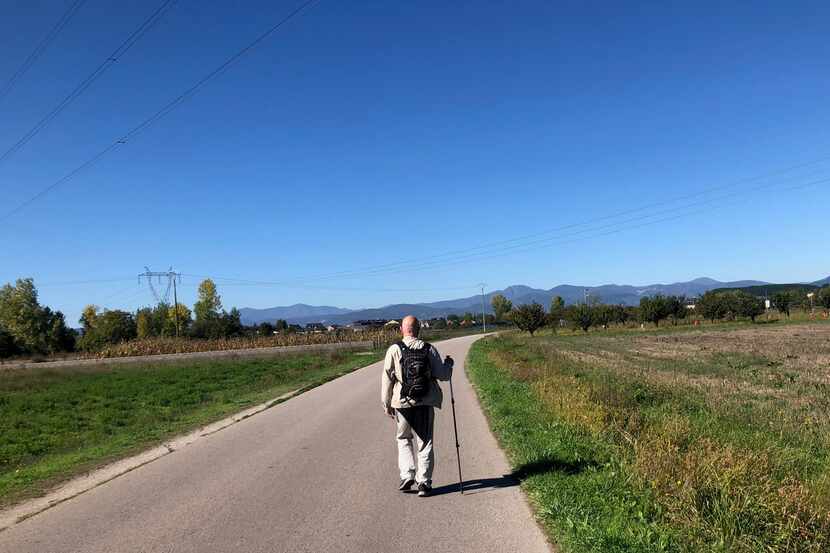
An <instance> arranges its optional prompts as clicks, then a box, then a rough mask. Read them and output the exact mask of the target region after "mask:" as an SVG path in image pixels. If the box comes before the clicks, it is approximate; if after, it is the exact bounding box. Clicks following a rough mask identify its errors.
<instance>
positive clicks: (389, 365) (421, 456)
mask: <svg viewBox="0 0 830 553" xmlns="http://www.w3.org/2000/svg"><path fill="white" fill-rule="evenodd" d="M420 330H421V324H420V323H419V322H418V319H417V318H415V317H413V316H412V315H409V316H407V317H405V318H404V320H403V321H402V322H401V334H402V335H403V339H402V340H401V341H399V342H397V343H396V344H392V345H391V346H389V349H388V350H387V351H386V359H385V360H384V362H383V374H382V375H381V387H380V396H381V401H382V402H383V410H384V412H385V413H386V414H387V415H389V416H390V417H392V418H393V419H395V421H396V422H397V442H398V468H399V469H400V472H401V482H400V486H399V487H398V489H400V490H401V491H408V490H409V489H411V488H412V486H413V485H414V484H415V483H416V482H417V484H418V495H419V496H420V497H426V496H428V495H429V494H430V492H431V491H432V469H433V465H434V462H435V456H434V453H433V450H432V429H433V424H434V422H435V408H436V407H437V408H439V409H440V408H441V403H442V401H443V397H444V396H443V393H442V392H441V387H440V386H439V385H438V380H445V381H446V380H449V379H450V378H451V377H452V367H453V363H454V362H453V360H452V358H451V357H450V356H449V355H448V356H447V358H446V359H445V360H444V361H442V360H441V354H439V353H438V350H436V349H435V347H434V346H431V345H430V344H428V343H426V342H424V341H423V340H420V339H418V333H419V332H420ZM416 451H417V459H418V466H417V468H416V466H415V458H416Z"/></svg>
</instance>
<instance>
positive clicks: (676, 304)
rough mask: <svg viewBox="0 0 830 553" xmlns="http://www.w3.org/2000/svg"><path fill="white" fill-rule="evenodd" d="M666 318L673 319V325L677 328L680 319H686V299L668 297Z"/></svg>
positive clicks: (666, 300)
mask: <svg viewBox="0 0 830 553" xmlns="http://www.w3.org/2000/svg"><path fill="white" fill-rule="evenodd" d="M665 302H666V316H668V317H671V320H672V324H673V325H675V326H677V323H678V321H680V319H685V318H686V313H687V311H686V298H684V297H683V296H667V297H666V299H665Z"/></svg>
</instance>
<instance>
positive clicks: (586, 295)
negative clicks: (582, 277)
mask: <svg viewBox="0 0 830 553" xmlns="http://www.w3.org/2000/svg"><path fill="white" fill-rule="evenodd" d="M585 305H588V289H587V288H586V289H585Z"/></svg>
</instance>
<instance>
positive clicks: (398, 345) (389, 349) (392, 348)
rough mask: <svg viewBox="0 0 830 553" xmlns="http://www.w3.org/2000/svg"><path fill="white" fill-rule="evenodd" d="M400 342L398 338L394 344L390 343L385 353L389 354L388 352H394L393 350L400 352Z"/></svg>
mask: <svg viewBox="0 0 830 553" xmlns="http://www.w3.org/2000/svg"><path fill="white" fill-rule="evenodd" d="M401 343H402V342H401V341H400V340H398V341H397V342H395V343H394V344H392V345H390V346H389V347H388V348H386V353H387V354H389V353H395V352H398V353H400V351H401Z"/></svg>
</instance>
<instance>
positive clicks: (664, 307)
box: [640, 294, 669, 327]
mask: <svg viewBox="0 0 830 553" xmlns="http://www.w3.org/2000/svg"><path fill="white" fill-rule="evenodd" d="M668 316H669V311H668V303H667V302H666V297H665V296H662V295H660V294H658V295H656V296H652V297H644V298H640V320H642V321H643V322H646V323H654V326H658V327H659V326H660V321H662V320H663V319H665V318H666V317H668Z"/></svg>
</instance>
